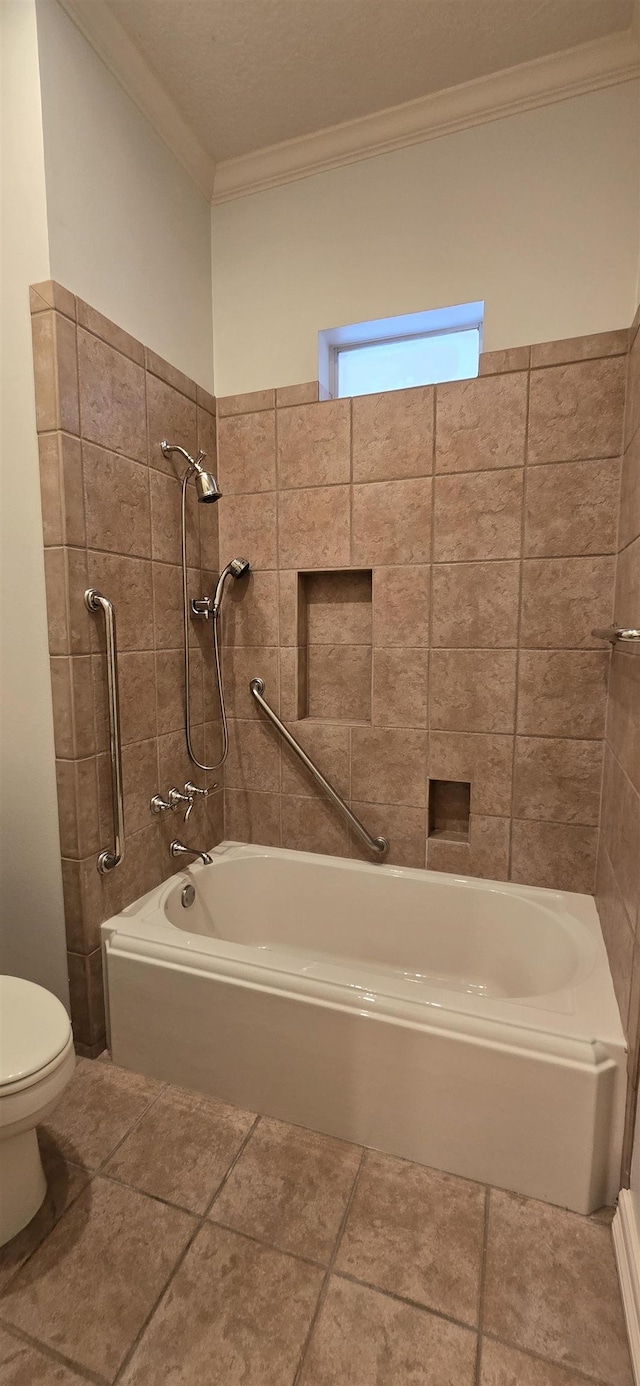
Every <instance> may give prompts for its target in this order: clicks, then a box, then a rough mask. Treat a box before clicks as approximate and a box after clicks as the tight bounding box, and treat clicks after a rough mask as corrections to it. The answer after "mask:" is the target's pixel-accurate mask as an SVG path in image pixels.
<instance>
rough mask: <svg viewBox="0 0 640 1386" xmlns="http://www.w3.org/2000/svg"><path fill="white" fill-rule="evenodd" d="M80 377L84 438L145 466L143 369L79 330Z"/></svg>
mask: <svg viewBox="0 0 640 1386" xmlns="http://www.w3.org/2000/svg"><path fill="white" fill-rule="evenodd" d="M78 374H79V386H80V420H81V432H82V437H83V438H85V439H86V440H87V441H88V442H90V443H99V444H100V445H101V446H102V447H104V448H111V449H113V451H115V452H123V453H124V454H125V456H127V457H131V458H133V459H135V460H136V461H138V462H146V460H147V438H146V429H145V418H146V414H145V393H144V380H145V377H144V371H143V370H142V368H141V367H140V366H137V365H136V364H135V362H133V361H131V360H129V358H128V357H127V356H123V355H122V353H121V352H119V351H114V350H113V348H112V347H110V346H107V345H106V343H105V342H101V341H100V340H99V338H98V337H94V336H92V335H91V334H90V333H88V332H85V331H84V330H83V329H82V328H78ZM70 431H71V432H73V429H71V430H70Z"/></svg>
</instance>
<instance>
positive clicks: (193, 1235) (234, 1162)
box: [113, 1094, 260, 1386]
mask: <svg viewBox="0 0 640 1386" xmlns="http://www.w3.org/2000/svg"><path fill="white" fill-rule="evenodd" d="M158 1095H159V1094H158ZM259 1121H260V1117H259V1116H257V1117H256V1119H255V1121H254V1122H253V1124H252V1126H251V1127H250V1128H249V1130H248V1131H247V1134H246V1136H245V1137H244V1140H243V1141H242V1142H241V1144H240V1147H239V1149H238V1150H237V1152H236V1154H235V1156H234V1158H233V1160H232V1161H231V1164H230V1165H229V1168H228V1170H227V1172H226V1174H225V1175H224V1176H223V1178H222V1180H221V1181H220V1183H219V1185H218V1187H217V1188H216V1190H215V1192H214V1194H213V1196H212V1198H211V1199H210V1200H209V1202H208V1204H207V1206H206V1208H205V1210H204V1212H203V1213H202V1214H201V1215H200V1216H198V1217H196V1219H195V1227H194V1229H193V1231H192V1233H191V1236H190V1237H189V1238H188V1240H187V1243H186V1245H185V1246H184V1247H183V1249H182V1252H181V1254H180V1255H179V1257H178V1259H177V1261H176V1262H175V1265H174V1266H173V1267H172V1269H171V1272H170V1274H169V1276H168V1277H167V1279H166V1280H165V1282H164V1285H163V1286H162V1289H161V1290H160V1293H159V1294H158V1296H157V1297H156V1299H155V1300H154V1303H153V1305H152V1307H151V1309H150V1311H149V1313H148V1314H147V1317H146V1318H145V1321H144V1323H143V1324H142V1327H141V1328H140V1331H139V1332H138V1333H137V1335H136V1337H135V1339H134V1341H133V1343H132V1344H131V1346H130V1348H129V1350H128V1352H127V1353H126V1355H125V1357H124V1359H123V1361H122V1362H121V1364H120V1367H119V1368H118V1371H117V1373H116V1375H115V1377H114V1378H113V1386H117V1382H119V1381H120V1380H121V1379H122V1375H123V1373H124V1372H125V1371H126V1369H127V1367H128V1365H129V1363H130V1361H131V1359H132V1357H133V1356H134V1353H135V1352H136V1350H137V1348H138V1347H139V1345H140V1343H141V1341H142V1338H143V1337H144V1335H145V1333H146V1331H147V1328H148V1327H149V1325H150V1323H151V1320H152V1319H153V1317H154V1315H155V1313H156V1310H157V1309H158V1308H159V1306H160V1304H161V1302H162V1300H163V1299H164V1297H165V1295H166V1293H167V1291H168V1289H169V1287H170V1285H171V1284H172V1282H173V1280H174V1279H175V1277H176V1275H177V1273H178V1271H179V1270H180V1267H181V1266H182V1265H183V1263H184V1261H185V1260H186V1257H187V1255H188V1253H189V1251H190V1250H191V1247H192V1246H193V1243H194V1241H195V1239H196V1237H197V1235H198V1233H199V1232H200V1231H201V1229H202V1228H203V1227H204V1224H205V1222H206V1221H207V1218H208V1214H209V1210H210V1208H211V1206H212V1204H213V1203H214V1201H215V1199H216V1198H217V1197H218V1194H219V1193H220V1190H221V1189H222V1188H224V1185H225V1184H226V1182H227V1179H228V1178H229V1175H230V1174H231V1171H232V1170H233V1169H234V1168H235V1166H236V1165H237V1163H238V1160H239V1159H240V1156H241V1155H242V1154H243V1152H244V1150H245V1147H246V1145H247V1143H248V1141H249V1140H250V1138H251V1136H252V1135H253V1132H254V1131H255V1129H256V1126H257V1125H258V1122H259ZM192 1216H193V1214H192Z"/></svg>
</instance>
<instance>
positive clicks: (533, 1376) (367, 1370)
mask: <svg viewBox="0 0 640 1386" xmlns="http://www.w3.org/2000/svg"><path fill="white" fill-rule="evenodd" d="M41 1145H42V1150H43V1157H44V1161H45V1165H46V1169H47V1175H48V1180H49V1191H48V1194H47V1198H46V1200H45V1203H44V1205H43V1207H42V1208H41V1210H40V1212H39V1213H38V1214H37V1216H36V1217H35V1218H34V1220H33V1222H32V1223H30V1224H29V1226H28V1227H27V1228H25V1229H24V1231H23V1232H21V1233H20V1234H19V1236H18V1237H16V1238H15V1239H14V1241H13V1242H11V1243H9V1245H8V1246H6V1247H4V1248H3V1249H2V1250H0V1382H1V1383H2V1386H81V1384H82V1383H86V1382H93V1383H95V1386H107V1384H108V1386H113V1383H116V1382H117V1383H119V1384H120V1383H121V1384H122V1386H589V1383H590V1386H632V1376H631V1367H630V1363H629V1355H628V1350H627V1343H626V1337H625V1330H624V1323H623V1318H622V1309H621V1303H620V1295H619V1290H618V1284H617V1278H616V1271H615V1265H614V1260H613V1250H612V1242H611V1230H610V1227H609V1225H608V1221H609V1220H608V1218H607V1217H606V1216H603V1215H596V1216H594V1217H592V1218H581V1217H578V1216H577V1215H576V1214H574V1213H567V1212H564V1211H562V1210H561V1209H558V1208H551V1207H548V1206H547V1205H546V1204H543V1203H537V1202H535V1201H533V1200H531V1199H525V1198H519V1197H516V1196H515V1195H512V1194H508V1193H504V1192H502V1191H500V1190H496V1189H485V1188H484V1187H483V1186H481V1185H479V1184H473V1183H470V1182H469V1181H467V1180H464V1179H457V1178H454V1177H453V1176H452V1175H447V1174H441V1173H440V1172H438V1171H437V1170H432V1169H425V1168H423V1167H422V1166H419V1165H412V1164H410V1163H408V1162H407V1161H403V1160H396V1159H391V1158H390V1157H388V1156H384V1155H379V1154H377V1153H376V1152H375V1151H363V1150H361V1149H359V1148H357V1147H355V1146H352V1145H348V1144H346V1143H345V1142H343V1141H337V1140H332V1139H330V1138H328V1137H326V1136H320V1135H317V1134H315V1133H314V1132H311V1131H303V1130H301V1129H300V1128H299V1127H293V1126H287V1125H285V1124H283V1123H281V1122H277V1121H271V1120H268V1119H266V1118H261V1119H258V1118H257V1117H256V1116H255V1115H254V1114H253V1113H251V1112H241V1111H237V1110H235V1109H233V1108H230V1107H227V1106H225V1105H223V1104H222V1103H219V1102H215V1101H212V1100H210V1099H207V1098H203V1097H200V1096H198V1095H196V1094H194V1093H188V1092H183V1091H181V1090H179V1089H177V1088H172V1087H169V1086H168V1085H166V1084H162V1083H158V1082H156V1081H155V1080H153V1079H147V1078H143V1077H141V1076H140V1075H138V1074H133V1073H128V1072H126V1071H125V1070H124V1069H119V1068H116V1067H114V1066H113V1065H112V1064H111V1063H109V1062H108V1060H102V1061H101V1060H98V1061H97V1062H94V1063H91V1062H90V1061H88V1060H86V1059H82V1060H80V1061H79V1063H78V1067H77V1071H76V1076H75V1078H74V1081H73V1083H72V1084H71V1085H70V1087H69V1089H68V1091H67V1093H66V1095H65V1097H64V1099H63V1101H62V1102H61V1104H60V1106H59V1107H58V1109H57V1110H56V1112H55V1113H54V1119H53V1120H52V1122H51V1124H50V1125H49V1126H47V1127H46V1128H43V1130H42V1132H41Z"/></svg>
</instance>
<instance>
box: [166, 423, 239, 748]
mask: <svg viewBox="0 0 640 1386" xmlns="http://www.w3.org/2000/svg"><path fill="white" fill-rule="evenodd" d="M160 448H161V450H162V455H163V457H169V456H170V454H171V453H172V452H179V453H180V456H181V457H184V459H185V461H186V462H187V469H186V471H185V473H184V475H183V478H182V497H181V504H180V538H181V553H182V623H183V641H184V724H185V736H186V741H187V752H188V754H189V759H190V760H191V761H192V763H193V765H195V766H196V767H197V769H198V770H205V771H210V770H214V771H215V770H219V769H220V767H221V765H224V763H225V760H226V759H227V755H228V754H229V729H228V727H227V713H226V708H225V705H224V691H223V688H222V667H221V662H220V645H219V640H218V622H217V619H216V618H217V616H218V615H219V612H220V603H221V600H222V592H223V589H224V583H225V579H226V578H227V577H229V576H231V577H234V578H237V577H242V576H243V575H244V573H248V572H249V561H248V559H246V558H232V559H231V562H230V563H228V564H227V566H226V568H225V570H224V572H223V573H221V574H220V577H219V578H218V582H217V584H216V591H215V596H214V597H213V600H212V599H211V598H210V597H199V598H195V599H194V601H193V602H192V603H191V606H189V593H188V590H187V581H188V577H187V484H188V482H189V479H190V477H191V476H192V475H193V473H194V472H195V473H196V482H195V484H196V491H197V494H198V500H200V501H216V500H219V499H220V494H221V493H220V490H219V488H218V483H217V481H216V479H215V477H214V476H213V475H212V473H211V472H206V471H205V470H204V468H203V466H202V462H203V460H204V458H205V456H206V453H204V452H199V453H198V456H197V457H191V456H190V454H189V453H188V452H187V451H186V450H185V448H181V447H178V444H177V443H167V441H166V440H165V441H163V442H162V443H161V444H160ZM190 614H191V615H192V616H204V617H208V616H213V618H214V620H213V653H214V659H215V665H216V682H217V685H218V701H219V703H220V721H221V723H222V755H221V757H220V760H219V761H217V762H216V764H215V765H205V764H204V761H201V760H198V757H197V755H196V753H195V751H194V749H193V744H192V741H191V691H190V686H189V674H190V657H189V615H190Z"/></svg>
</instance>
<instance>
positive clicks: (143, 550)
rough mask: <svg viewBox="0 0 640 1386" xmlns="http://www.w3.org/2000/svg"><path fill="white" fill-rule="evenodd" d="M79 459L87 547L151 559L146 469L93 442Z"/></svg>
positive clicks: (83, 449)
mask: <svg viewBox="0 0 640 1386" xmlns="http://www.w3.org/2000/svg"><path fill="white" fill-rule="evenodd" d="M82 462H83V469H84V500H85V515H86V526H87V545H88V547H89V548H91V549H108V550H110V551H111V552H112V553H124V554H136V555H137V556H138V557H139V558H150V557H151V514H150V505H149V471H148V468H147V467H145V466H143V465H141V463H139V462H131V461H129V459H128V458H127V457H121V456H119V455H118V454H117V453H115V452H107V451H106V450H105V449H104V448H99V447H96V446H95V445H93V444H92V443H84V444H83V446H82Z"/></svg>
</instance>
